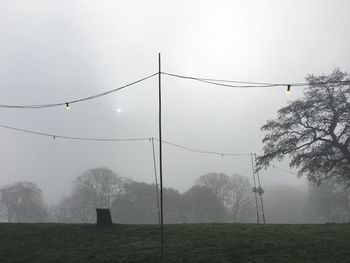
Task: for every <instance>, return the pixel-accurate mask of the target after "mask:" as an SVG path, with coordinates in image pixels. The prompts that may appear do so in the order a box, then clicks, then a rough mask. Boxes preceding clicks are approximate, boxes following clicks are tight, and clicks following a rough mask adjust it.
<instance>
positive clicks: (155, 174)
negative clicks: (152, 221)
mask: <svg viewBox="0 0 350 263" xmlns="http://www.w3.org/2000/svg"><path fill="white" fill-rule="evenodd" d="M151 141H152V152H153V169H154V179H155V183H156V196H157V209H158V210H157V212H158V224H160V208H159V190H158V179H157V165H156V154H155V150H154V138H151Z"/></svg>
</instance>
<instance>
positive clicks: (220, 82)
mask: <svg viewBox="0 0 350 263" xmlns="http://www.w3.org/2000/svg"><path fill="white" fill-rule="evenodd" d="M160 74H162V75H167V76H170V77H175V78H181V79H187V80H194V81H199V82H202V83H206V84H211V85H216V86H222V87H230V88H273V87H286V88H287V93H289V92H290V91H291V87H307V86H310V85H313V86H316V85H326V84H339V85H348V84H350V80H344V81H327V82H315V83H306V82H296V83H267V82H251V81H240V80H225V79H213V78H201V77H192V76H184V75H178V74H174V73H168V72H160ZM156 75H159V72H157V73H154V74H151V75H149V76H147V77H144V78H142V79H139V80H136V81H134V82H131V83H128V84H126V85H124V86H121V87H118V88H115V89H112V90H108V91H105V92H102V93H98V94H95V95H92V96H88V97H84V98H80V99H75V100H68V101H62V102H58V103H48V104H32V105H9V104H0V108H8V109H42V108H52V107H61V106H65V107H66V108H67V109H69V108H70V106H71V105H72V104H74V103H79V102H83V101H88V100H92V99H96V98H99V97H102V96H106V95H108V94H111V93H114V92H117V91H120V90H122V89H125V88H127V87H130V86H133V85H135V84H137V83H140V82H142V81H145V80H147V79H150V78H152V77H154V76H156Z"/></svg>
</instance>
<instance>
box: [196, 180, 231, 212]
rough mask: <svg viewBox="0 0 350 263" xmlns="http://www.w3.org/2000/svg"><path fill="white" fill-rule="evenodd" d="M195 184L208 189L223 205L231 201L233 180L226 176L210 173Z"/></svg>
mask: <svg viewBox="0 0 350 263" xmlns="http://www.w3.org/2000/svg"><path fill="white" fill-rule="evenodd" d="M195 184H197V185H200V186H206V187H208V188H209V189H210V190H211V191H212V192H213V193H214V195H215V196H216V199H217V200H218V201H219V202H220V203H221V204H222V205H226V204H227V202H228V201H229V200H230V195H231V185H230V184H231V178H230V177H229V176H228V175H226V174H223V173H208V174H205V175H202V176H201V177H199V178H198V179H197V180H196V182H195Z"/></svg>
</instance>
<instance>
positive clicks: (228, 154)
mask: <svg viewBox="0 0 350 263" xmlns="http://www.w3.org/2000/svg"><path fill="white" fill-rule="evenodd" d="M0 127H1V128H5V129H9V130H14V131H18V132H22V133H29V134H34V135H39V136H45V137H50V138H53V139H65V140H79V141H99V142H127V141H152V139H154V140H155V141H158V142H159V139H156V138H153V137H144V138H96V137H75V136H65V135H59V134H55V133H46V132H39V131H32V130H27V129H22V128H17V127H13V126H8V125H4V124H0ZM162 143H163V144H167V145H170V146H173V147H176V148H178V149H182V150H186V151H190V152H195V153H202V154H211V155H219V156H248V155H250V153H224V152H214V151H206V150H198V149H194V148H191V147H188V146H183V145H180V144H176V143H172V142H169V141H165V140H162Z"/></svg>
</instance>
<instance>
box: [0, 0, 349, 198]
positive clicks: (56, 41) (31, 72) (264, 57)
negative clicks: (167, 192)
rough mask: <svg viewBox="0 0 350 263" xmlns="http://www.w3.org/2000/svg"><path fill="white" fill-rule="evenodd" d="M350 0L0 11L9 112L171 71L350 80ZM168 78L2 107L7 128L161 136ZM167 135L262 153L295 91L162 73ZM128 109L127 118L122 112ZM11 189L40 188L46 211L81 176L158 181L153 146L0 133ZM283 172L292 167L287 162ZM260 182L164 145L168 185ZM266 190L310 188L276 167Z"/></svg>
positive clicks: (225, 163) (240, 168)
mask: <svg viewBox="0 0 350 263" xmlns="http://www.w3.org/2000/svg"><path fill="white" fill-rule="evenodd" d="M348 10H350V2H349V1H346V0H343V1H341V0H336V1H331V0H328V1H320V0H309V1H302V0H297V1H295V0H290V1H277V0H274V1H273V0H270V1H258V0H255V1H243V0H242V1H232V0H231V1H209V0H208V1H203V0H201V1H199V0H198V1H192V0H190V1H188V0H186V1H182V0H181V1H160V0H159V1H86V0H84V1H83V0H81V1H74V0H70V1H67V0H66V1H39V0H38V1H34V0H31V1H17V0H11V1H10V0H0V57H1V59H0V90H1V96H0V104H38V103H39V104H40V103H54V102H62V101H67V100H73V99H77V98H81V97H85V96H89V95H92V94H96V93H99V92H103V91H106V90H110V89H113V88H116V87H119V86H121V85H124V84H127V83H129V82H132V81H135V80H137V79H140V78H142V77H145V76H147V75H149V74H152V73H155V72H157V71H158V65H157V62H158V61H157V59H158V58H157V54H158V52H161V54H162V70H163V71H166V72H171V73H177V74H183V75H191V76H199V77H208V78H223V79H237V80H246V81H260V82H303V81H304V77H305V76H306V75H307V74H309V73H312V74H321V73H330V72H331V71H332V70H333V69H334V68H335V67H340V68H341V69H342V70H346V71H349V70H350V62H349V58H350V50H349V46H350V37H349V26H350V16H349V15H348ZM157 84H158V83H157V78H152V79H150V80H147V81H145V82H142V83H141V84H138V85H135V86H132V87H130V88H128V89H125V90H123V91H121V92H118V93H113V94H112V95H109V96H106V97H103V98H99V99H96V100H93V101H88V102H84V103H79V104H74V105H72V106H71V109H70V110H69V111H67V110H66V109H65V108H64V107H62V108H60V107H58V108H52V109H36V110H15V109H0V124H5V125H10V126H15V127H19V128H24V129H32V130H36V131H43V132H49V133H56V134H62V135H68V136H88V137H114V138H133V137H158V127H157V114H158V113H157V107H158V104H157V96H158V93H157V88H158V87H157ZM162 85H163V110H164V113H163V138H164V139H165V140H169V141H172V142H174V143H178V144H183V145H187V146H190V147H194V148H199V149H204V150H209V151H219V152H232V153H250V152H256V153H259V152H261V149H262V143H261V140H262V137H263V134H262V132H261V131H260V127H261V126H262V125H263V124H264V123H265V122H266V121H267V120H268V119H271V118H274V117H275V116H276V111H277V110H278V109H279V108H280V107H282V106H285V105H286V103H287V101H288V100H289V99H293V98H296V97H297V96H299V95H300V94H301V88H292V93H291V94H290V95H289V96H287V95H286V93H285V89H284V88H269V89H243V90H242V89H229V88H224V87H217V86H210V85H206V84H204V83H199V82H194V81H190V80H181V79H174V78H170V77H168V76H163V81H162ZM118 108H119V109H121V112H120V113H118V112H117V109H118ZM0 138H1V139H2V140H1V142H2V143H1V151H0V158H1V169H0V171H1V176H0V185H4V184H10V183H13V182H15V181H18V180H28V181H33V182H35V183H36V184H37V185H38V186H39V187H40V188H41V189H42V190H43V193H44V196H45V198H47V199H48V201H49V202H54V201H56V200H58V199H59V198H60V197H62V196H63V195H64V194H67V193H69V191H70V187H71V182H72V181H73V180H74V178H75V177H76V176H78V175H80V174H81V173H82V172H83V171H84V170H86V169H89V168H94V167H99V166H106V167H109V168H111V169H112V170H114V171H115V172H116V173H118V174H119V175H121V176H126V177H130V178H132V179H133V180H136V181H145V182H148V183H152V182H154V175H153V166H152V165H153V164H152V148H151V144H150V143H149V142H120V143H117V142H113V143H111V142H76V141H63V140H59V139H56V140H53V139H50V138H46V137H39V136H35V135H30V134H21V133H17V132H14V131H9V130H5V129H2V128H1V129H0ZM277 165H279V166H281V167H283V168H288V163H287V162H282V163H279V164H278V163H277ZM212 171H213V172H225V173H227V174H233V173H240V174H243V175H246V176H250V177H251V174H252V171H251V166H250V159H249V157H220V156H210V155H201V154H195V153H190V152H185V151H182V150H179V149H176V148H172V147H170V146H166V145H165V146H164V184H165V186H170V187H174V188H176V189H178V190H180V191H184V190H186V189H188V188H189V187H190V186H191V185H192V184H193V182H194V180H195V179H196V178H197V177H199V176H200V175H202V174H204V173H207V172H212ZM261 180H262V183H263V185H271V184H281V183H288V184H296V185H304V184H305V180H304V179H297V178H296V176H294V175H291V174H286V173H283V172H279V171H278V170H275V169H272V168H271V169H268V170H265V171H263V172H262V173H261Z"/></svg>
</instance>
